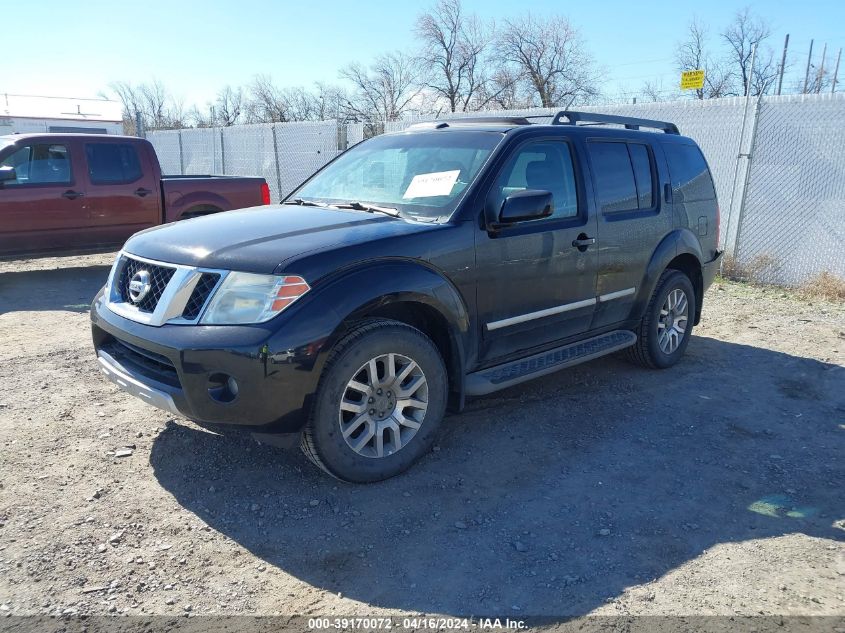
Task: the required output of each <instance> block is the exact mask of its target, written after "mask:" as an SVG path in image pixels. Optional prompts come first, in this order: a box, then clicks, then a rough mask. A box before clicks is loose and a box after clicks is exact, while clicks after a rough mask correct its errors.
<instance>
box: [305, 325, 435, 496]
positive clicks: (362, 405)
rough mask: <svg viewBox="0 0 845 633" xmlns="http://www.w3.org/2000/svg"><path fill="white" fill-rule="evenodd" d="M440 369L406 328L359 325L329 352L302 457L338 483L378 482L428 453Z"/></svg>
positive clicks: (424, 340)
mask: <svg viewBox="0 0 845 633" xmlns="http://www.w3.org/2000/svg"><path fill="white" fill-rule="evenodd" d="M447 390H448V385H447V380H446V367H445V365H444V363H443V359H442V358H441V357H440V353H439V352H438V350H437V347H435V345H434V343H432V342H431V340H430V339H429V338H428V337H427V336H426V335H425V334H423V333H422V332H420V331H419V330H417V329H416V328H413V327H411V326H409V325H406V324H405V323H400V322H398V321H391V320H386V319H377V320H368V321H364V322H362V323H361V324H360V325H359V326H358V327H356V328H355V329H354V330H353V331H352V332H350V333H349V334H347V335H346V336H345V337H344V338H343V339H342V340H341V341H339V342H338V343H337V344H336V345H335V346H334V348H333V349H332V351H331V353H330V355H329V358H328V360H327V361H326V367H325V369H324V370H323V375H322V376H321V378H320V384H319V387H318V388H317V396H316V398H315V403H314V407H313V410H312V412H311V417H310V419H309V421H308V424H307V425H306V427H305V429H304V431H303V433H302V443H301V447H302V451H303V452H304V453H305V455H306V456H307V457H308V459H310V460H311V461H312V462H314V464H316V465H317V466H319V467H320V468H322V469H323V470H324V471H326V472H327V473H329V474H330V475H332V476H333V477H337V478H338V479H341V480H344V481H351V482H361V483H363V482H371V481H380V480H382V479H387V478H388V477H393V476H394V475H397V474H399V473H401V472H402V471H404V470H405V469H407V468H408V467H410V466H411V464H413V463H414V462H415V461H416V460H417V459H419V458H420V456H422V455H423V454H424V453H425V452H427V451H428V450H429V448H430V447H431V444H432V442H433V441H434V437H435V434H436V433H437V429H438V427H439V426H440V422H441V420H442V419H443V414H444V412H445V410H446V398H447Z"/></svg>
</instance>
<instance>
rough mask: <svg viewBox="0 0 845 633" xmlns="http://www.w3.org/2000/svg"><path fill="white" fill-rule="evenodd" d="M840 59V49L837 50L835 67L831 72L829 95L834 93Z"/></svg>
mask: <svg viewBox="0 0 845 633" xmlns="http://www.w3.org/2000/svg"><path fill="white" fill-rule="evenodd" d="M841 59H842V49H841V48H840V49H839V54H838V55H837V56H836V66H835V67H834V70H833V83H832V84H831V86H830V94H833V93H834V92H836V77H837V75H839V60H841Z"/></svg>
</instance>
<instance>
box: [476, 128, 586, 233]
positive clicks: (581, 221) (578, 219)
mask: <svg viewBox="0 0 845 633" xmlns="http://www.w3.org/2000/svg"><path fill="white" fill-rule="evenodd" d="M540 143H560V144H563V145H566V147H567V149H568V150H569V156H570V160H571V163H572V172H573V174H572V175H573V178H574V182H575V197H576V204H577V209H578V212H577V213H576V214H575V215H573V216H571V217H557V218H556V217H550V218H546V219H542V220H532V221H530V222H520V223H517V224H515V225H514V226H513V227H510V228H507V229H504V233H505V234H507V235H514V234H516V235H518V234H522V233H535V232H547V231H554V230H558V229H563V228H570V227H576V226H584V225H586V224H587V215H588V205H587V202H586V193H585V189H584V183H583V180H582V178H583V174H584V171H583V169H582V167H581V165H580V161H581V157H580V156H579V154H578V151H577V150H576V147H575V143H574V142H573V141H572V139H571V138H570V137H568V136H557V135H554V136H552V135H545V136H534V137H531V138H527V139H525V140H523V141H521V142H519V143H518V144H517V145H516V147H513V148H511V149H510V151H509V152H508V153H507V155H506V156H504V157H503V160H502V163H501V164H500V165H499V166H498V167H497V168H496V173H495V174H494V175H493V178H492V179H491V181H490V185H489V188H488V189H487V192H486V194H485V195H484V197H483V198H482V201H483V204H484V205H485V206H486V205H487V204H489V199H490V196H491V194H492V193H493V191H494V190H495V189H496V187H497V185H498V183H499V179H500V178H501V177H502V176H503V174H504V172H505V169H507V168H508V167H509V166H510V163H511V159H512V158H513V157H514V156H516V155H517V154H519V153H520V152H522V151H523V150H524V149H525V148H526V147H528V146H530V145H535V144H540ZM482 215H483V214H482Z"/></svg>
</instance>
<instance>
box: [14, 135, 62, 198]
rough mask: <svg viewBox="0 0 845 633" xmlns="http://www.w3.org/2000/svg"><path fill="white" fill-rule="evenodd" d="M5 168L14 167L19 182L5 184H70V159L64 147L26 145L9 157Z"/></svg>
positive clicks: (38, 144)
mask: <svg viewBox="0 0 845 633" xmlns="http://www.w3.org/2000/svg"><path fill="white" fill-rule="evenodd" d="M2 166H3V167H14V168H15V173H16V174H17V180H14V181H12V182H6V183H4V186H5V187H14V186H18V185H46V184H65V185H66V184H70V182H71V178H70V157H69V156H68V152H67V147H66V146H64V145H51V144H49V143H37V144H34V145H25V146H23V147H21V148H20V149H19V150H17V151H16V152H15V153H14V154H11V155H10V156H7V157H6V158H5V159H4V160H3V163H2Z"/></svg>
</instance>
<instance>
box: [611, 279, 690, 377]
mask: <svg viewBox="0 0 845 633" xmlns="http://www.w3.org/2000/svg"><path fill="white" fill-rule="evenodd" d="M694 315H695V290H694V289H693V287H692V282H690V280H689V277H687V276H686V275H685V274H684V273H682V272H681V271H679V270H673V269H667V270H665V271H663V274H662V275H661V276H660V279H658V280H657V286H656V287H655V289H654V293H653V294H652V295H651V299H650V300H649V302H648V307H647V308H646V311H645V315H644V316H643V319H642V321H641V322H640V326H639V328H637V329H636V330H635V333H636V335H637V342H636V344H635V345H633V346H632V347H629V348H628V350H627V351H628V358H629V359H630V360H632V361H634V362H635V363H637V364H638V365H642V366H643V367H648V368H650V369H665V368H667V367H671V366H672V365H674V364H675V363H677V362H678V361H679V360H680V359H681V356H683V355H684V351H685V350H686V348H687V344H688V343H689V339H690V335H691V334H692V321H693V317H694Z"/></svg>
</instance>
